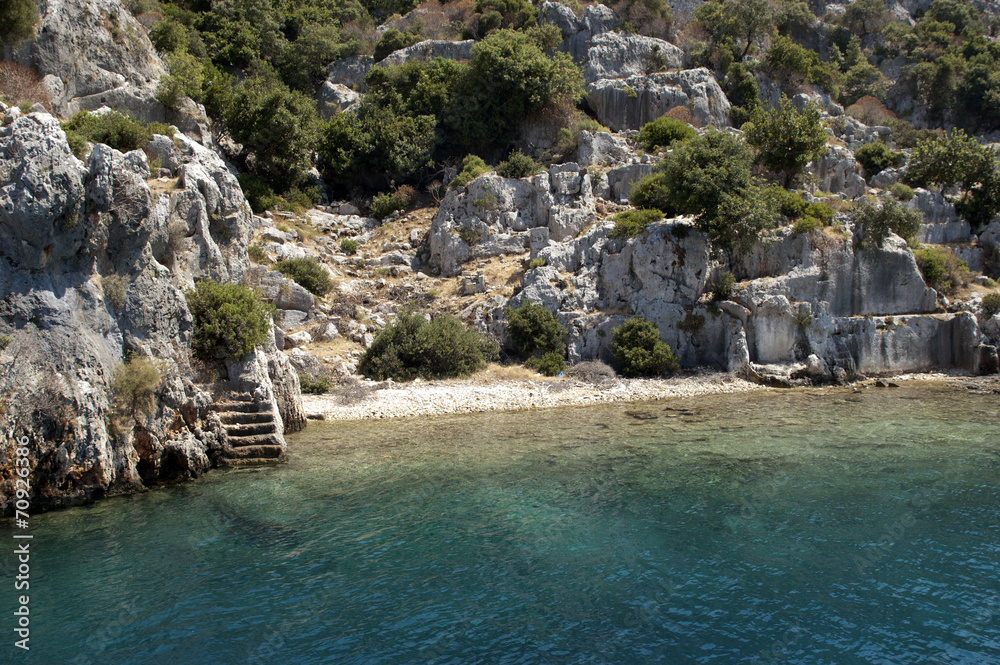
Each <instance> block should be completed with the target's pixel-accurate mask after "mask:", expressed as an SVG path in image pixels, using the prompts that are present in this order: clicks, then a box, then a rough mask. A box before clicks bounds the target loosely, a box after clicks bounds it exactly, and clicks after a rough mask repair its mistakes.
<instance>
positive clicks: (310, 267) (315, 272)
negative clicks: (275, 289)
mask: <svg viewBox="0 0 1000 665" xmlns="http://www.w3.org/2000/svg"><path fill="white" fill-rule="evenodd" d="M274 269H275V270H277V271H278V272H280V273H281V274H282V275H284V276H285V277H289V278H291V279H293V280H295V283H296V284H298V285H299V286H301V287H302V288H304V289H305V290H306V291H308V292H309V293H312V294H313V295H316V296H319V297H320V298H322V297H323V296H325V295H326V294H327V293H329V292H330V289H332V288H333V280H331V279H330V273H328V272H327V271H326V268H324V267H323V264H321V263H320V262H319V261H318V260H317V259H316V257H314V256H304V257H302V258H299V259H285V260H284V261H278V262H277V263H276V264H274Z"/></svg>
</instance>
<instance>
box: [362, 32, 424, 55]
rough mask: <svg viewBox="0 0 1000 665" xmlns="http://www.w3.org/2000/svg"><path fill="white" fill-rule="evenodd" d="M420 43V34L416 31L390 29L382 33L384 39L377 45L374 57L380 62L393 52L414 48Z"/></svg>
mask: <svg viewBox="0 0 1000 665" xmlns="http://www.w3.org/2000/svg"><path fill="white" fill-rule="evenodd" d="M419 41H420V33H419V32H417V31H415V30H397V29H396V28H389V29H388V30H386V31H385V32H383V33H382V38H381V39H379V40H378V43H377V44H375V52H374V53H373V54H372V57H374V58H375V61H376V62H378V61H379V60H382V59H384V58H385V56H387V55H389V54H390V53H392V52H393V51H398V50H399V49H401V48H406V47H407V46H413V45H414V44H416V43H417V42H419Z"/></svg>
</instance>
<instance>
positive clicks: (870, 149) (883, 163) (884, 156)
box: [854, 141, 903, 179]
mask: <svg viewBox="0 0 1000 665" xmlns="http://www.w3.org/2000/svg"><path fill="white" fill-rule="evenodd" d="M854 158H855V159H856V160H858V163H859V164H861V166H863V167H864V169H865V177H866V178H869V179H870V178H871V177H872V176H873V175H875V174H877V173H881V172H882V171H884V170H885V169H887V168H889V167H890V166H896V165H897V164H899V163H900V161H901V160H902V158H903V155H902V153H898V152H893V151H892V150H890V149H889V146H887V145H886V144H884V143H882V142H881V141H872V142H871V143H866V144H864V145H863V146H861V147H860V148H858V149H857V150H855V151H854Z"/></svg>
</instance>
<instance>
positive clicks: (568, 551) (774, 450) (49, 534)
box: [0, 386, 1000, 665]
mask: <svg viewBox="0 0 1000 665" xmlns="http://www.w3.org/2000/svg"><path fill="white" fill-rule="evenodd" d="M998 423H1000V398H998V397H997V396H995V395H992V396H982V395H967V394H964V393H963V392H960V391H957V390H955V389H951V390H946V389H942V388H933V387H932V388H927V387H919V386H909V387H904V388H901V389H898V390H880V391H879V390H875V389H871V390H869V391H866V392H864V393H862V394H854V393H852V392H851V391H850V390H849V389H847V390H833V389H831V390H825V391H819V390H817V391H812V392H806V391H795V392H788V393H766V394H764V393H761V394H752V395H749V396H747V395H729V396H719V397H712V398H699V399H695V400H673V401H662V402H653V403H645V404H638V405H627V406H601V407H588V408H571V409H559V410H552V411H540V412H531V413H515V414H487V415H477V416H462V417H443V418H435V419H412V420H405V421H396V422H386V423H348V424H312V425H310V427H309V428H308V429H307V430H306V431H305V432H302V433H300V434H297V435H294V436H292V437H290V439H289V442H290V451H291V454H292V462H291V464H290V465H289V466H288V467H286V468H270V469H262V470H249V471H230V472H213V473H211V474H209V475H207V476H206V477H204V478H202V479H199V480H198V481H196V482H192V483H187V484H182V485H178V486H174V487H169V488H165V489H161V490H157V491H154V492H150V493H147V494H144V495H140V496H134V497H126V498H116V499H111V500H106V501H103V502H100V503H98V504H96V505H93V506H89V507H83V508H76V509H72V510H67V511H62V512H55V513H48V514H42V515H38V516H35V517H34V518H33V526H32V532H33V533H34V536H35V538H34V540H33V542H32V546H31V547H32V561H31V565H32V572H31V574H32V578H31V585H32V588H31V605H30V607H31V613H32V614H31V616H32V624H31V626H32V633H31V646H32V649H31V651H30V652H29V653H24V652H22V651H20V650H18V649H15V648H13V647H12V646H10V645H11V644H12V643H13V641H14V639H16V636H15V635H14V633H13V631H12V630H11V629H12V627H13V622H12V621H11V619H10V617H11V611H12V610H13V601H14V597H15V595H16V594H15V592H14V591H13V590H12V582H10V580H12V577H13V568H12V567H13V560H12V558H11V557H10V556H9V555H8V556H5V557H3V565H4V570H3V578H4V582H3V586H2V588H3V589H4V591H2V592H0V607H3V608H4V616H5V617H6V618H5V620H4V622H3V629H4V634H5V636H6V638H7V639H5V641H4V642H5V644H3V645H2V647H0V649H2V650H0V662H3V663H8V662H10V663H21V662H26V663H44V664H46V665H48V664H58V663H73V664H84V663H112V664H126V663H127V664H133V663H136V664H139V663H142V664H145V663H167V664H173V663H176V664H182V663H184V664H186V663H191V664H193V663H205V664H208V665H225V664H229V663H234V664H235V663H241V664H242V663H250V664H256V663H289V664H304V663H335V664H338V665H341V664H343V665H347V664H361V663H365V664H376V663H378V664H383V663H384V664H387V665H389V664H399V663H454V664H456V665H457V664H467V663H546V664H547V663H588V664H589V663H594V664H597V663H608V664H626V663H816V664H818V663H837V664H841V663H878V664H890V663H892V664H895V663H900V664H909V663H969V664H977V665H978V664H988V663H1000V435H998ZM11 528H12V525H11V524H10V523H9V522H5V523H3V525H2V528H0V538H2V539H3V542H6V543H10V542H12V540H11ZM4 549H8V548H7V547H5V548H4Z"/></svg>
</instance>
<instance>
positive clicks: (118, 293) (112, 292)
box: [101, 275, 125, 311]
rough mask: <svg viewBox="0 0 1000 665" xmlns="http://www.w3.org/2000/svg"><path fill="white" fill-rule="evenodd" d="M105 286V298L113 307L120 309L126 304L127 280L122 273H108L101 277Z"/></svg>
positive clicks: (102, 284)
mask: <svg viewBox="0 0 1000 665" xmlns="http://www.w3.org/2000/svg"><path fill="white" fill-rule="evenodd" d="M101 286H102V287H103V288H104V299H105V300H107V301H108V304H109V305H111V308H112V309H114V310H116V311H117V310H119V309H121V308H122V306H123V305H124V304H125V280H124V279H123V278H122V276H121V275H108V276H107V277H104V278H102V279H101Z"/></svg>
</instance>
